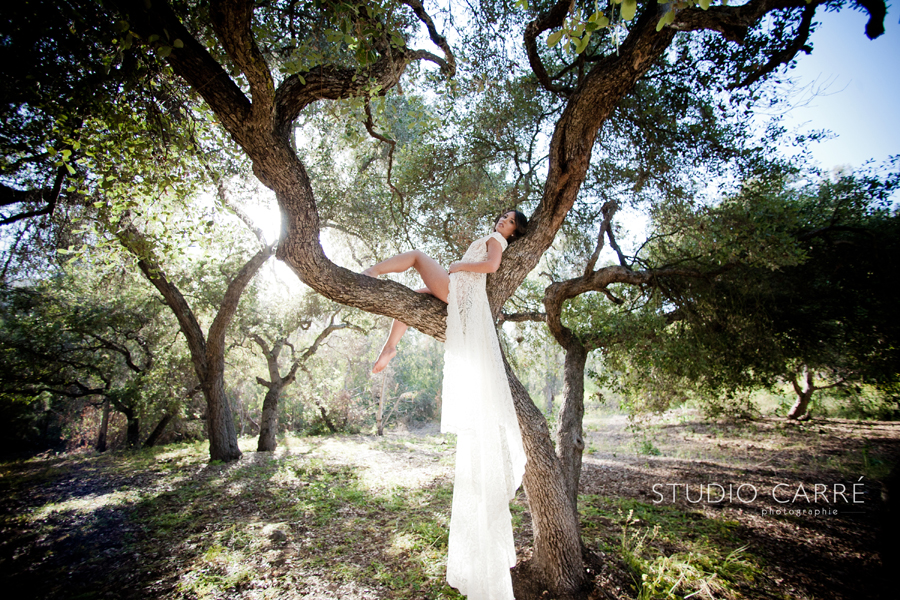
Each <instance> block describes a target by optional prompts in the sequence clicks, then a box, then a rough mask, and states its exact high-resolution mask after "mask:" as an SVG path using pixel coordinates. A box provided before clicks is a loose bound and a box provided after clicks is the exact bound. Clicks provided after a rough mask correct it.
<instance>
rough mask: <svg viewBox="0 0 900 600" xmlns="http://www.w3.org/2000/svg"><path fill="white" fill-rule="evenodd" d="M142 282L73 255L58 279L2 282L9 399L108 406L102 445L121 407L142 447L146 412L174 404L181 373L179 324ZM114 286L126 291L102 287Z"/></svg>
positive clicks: (1, 333) (130, 435)
mask: <svg viewBox="0 0 900 600" xmlns="http://www.w3.org/2000/svg"><path fill="white" fill-rule="evenodd" d="M135 283H136V282H135V281H133V280H132V279H131V278H130V277H129V275H128V274H123V273H122V272H121V271H118V272H117V270H114V269H110V270H108V271H106V272H103V271H102V270H101V269H95V270H94V271H93V272H92V271H91V270H90V269H88V268H85V267H84V266H83V265H78V264H77V262H76V261H71V263H70V264H69V265H68V268H67V272H66V273H61V274H59V275H58V276H56V277H55V278H51V279H47V280H44V281H41V282H37V283H35V284H33V285H31V286H21V285H19V286H15V287H10V286H3V287H2V288H0V294H2V299H0V349H2V350H0V356H2V359H0V360H2V362H3V368H2V369H0V372H2V375H0V384H2V393H3V396H4V397H5V398H6V399H7V401H13V402H15V401H19V402H29V403H30V402H33V401H34V399H36V398H39V397H41V395H51V396H52V397H55V398H63V399H68V401H69V402H73V401H75V402H82V401H88V402H90V403H92V404H95V405H99V406H102V410H103V420H102V423H101V429H100V431H99V433H98V439H97V443H96V448H97V450H99V451H104V450H105V449H106V443H107V442H106V437H107V436H106V427H107V425H108V422H109V411H110V409H114V410H116V411H118V412H120V413H122V414H123V415H125V417H126V419H127V435H126V444H127V445H128V446H129V447H135V446H137V445H138V444H139V443H140V435H141V416H142V415H146V416H151V415H153V414H154V413H157V412H160V411H166V410H168V409H169V404H170V402H169V398H170V397H171V395H172V393H173V392H176V393H177V386H176V385H175V382H178V381H180V380H182V377H181V376H180V373H179V372H178V369H179V367H180V364H179V363H178V361H177V360H171V359H172V358H173V356H172V353H171V349H170V347H169V346H170V344H171V342H170V341H169V340H170V339H171V335H172V332H173V326H174V324H173V323H171V322H168V321H167V320H166V318H165V315H164V314H163V313H161V312H160V308H161V307H160V305H159V303H158V302H156V301H155V299H154V298H152V296H148V295H147V294H146V293H145V291H144V290H141V289H140V286H139V285H135ZM110 287H112V288H114V289H117V290H118V291H119V293H118V294H116V295H112V296H109V295H107V294H105V293H102V291H104V290H106V289H109V288H110ZM161 381H166V382H167V384H166V385H161V384H160V383H161ZM189 385H190V384H189Z"/></svg>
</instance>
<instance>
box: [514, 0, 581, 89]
mask: <svg viewBox="0 0 900 600" xmlns="http://www.w3.org/2000/svg"><path fill="white" fill-rule="evenodd" d="M573 4H574V0H559V1H558V2H557V3H556V4H555V5H554V6H553V7H552V8H551V9H550V10H548V11H546V12H544V13H541V14H540V15H538V17H537V18H536V19H535V20H534V21H532V22H530V23H529V24H528V25H527V26H526V27H525V34H524V36H523V39H524V43H525V52H526V53H527V54H528V64H529V65H531V70H532V71H533V72H534V76H535V77H537V80H538V83H540V84H541V87H543V88H544V89H545V90H547V91H548V92H552V93H554V94H562V95H568V94H570V93H571V91H572V90H570V89H567V88H564V87H562V86H558V85H554V83H553V81H552V80H551V78H550V75H549V74H548V73H547V68H546V67H545V66H544V62H543V61H542V60H541V55H540V53H539V52H538V46H537V38H538V36H539V35H541V34H542V33H544V32H545V31H547V30H549V29H555V28H557V27H562V26H563V23H564V22H565V20H566V15H567V14H569V11H570V10H571V9H572V5H573Z"/></svg>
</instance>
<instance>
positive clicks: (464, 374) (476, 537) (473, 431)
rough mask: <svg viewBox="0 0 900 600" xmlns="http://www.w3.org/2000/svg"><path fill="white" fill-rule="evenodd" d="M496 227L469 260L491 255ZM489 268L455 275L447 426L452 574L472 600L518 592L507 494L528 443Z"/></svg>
mask: <svg viewBox="0 0 900 600" xmlns="http://www.w3.org/2000/svg"><path fill="white" fill-rule="evenodd" d="M490 238H494V239H496V240H497V241H499V242H500V245H501V247H502V248H503V249H504V250H505V249H506V239H504V237H503V236H502V235H500V234H499V233H496V232H495V233H492V234H491V235H489V236H486V237H483V238H481V239H479V240H477V241H475V242H474V243H473V244H472V245H471V246H469V249H468V250H467V251H466V253H465V255H464V256H463V258H462V261H463V262H479V261H483V260H486V259H487V256H488V251H487V242H488V240H489V239H490ZM485 279H486V275H485V274H484V273H471V272H469V271H459V272H457V273H453V274H452V275H450V294H449V296H448V306H447V341H446V343H445V350H444V386H443V410H442V414H441V431H443V432H449V433H455V434H456V435H457V444H456V476H455V479H454V483H453V507H452V511H451V514H450V541H449V552H448V556H447V582H448V583H449V584H450V585H452V586H453V587H455V588H457V589H458V590H459V591H460V592H461V593H463V594H465V595H466V596H468V597H469V598H470V599H473V600H501V599H502V600H512V598H513V593H512V580H511V578H510V573H509V570H510V568H512V567H514V566H515V564H516V548H515V544H514V543H513V535H512V522H511V517H510V513H509V501H510V500H511V499H512V498H513V496H515V493H516V489H518V487H519V484H520V483H521V482H522V475H523V474H524V473H525V450H524V449H523V447H522V435H521V433H520V431H519V423H518V420H517V419H516V413H515V409H514V408H513V401H512V394H511V393H510V390H509V382H508V381H507V378H506V370H505V369H504V367H503V359H502V357H501V355H500V344H499V342H498V340H497V332H496V330H495V329H494V320H493V318H492V317H491V308H490V305H489V304H488V299H487V293H486V292H485Z"/></svg>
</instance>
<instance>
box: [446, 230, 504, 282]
mask: <svg viewBox="0 0 900 600" xmlns="http://www.w3.org/2000/svg"><path fill="white" fill-rule="evenodd" d="M487 249H488V257H487V260H483V261H481V262H460V261H457V262H455V263H452V264H451V265H450V268H449V269H447V270H448V271H449V272H450V273H456V272H457V271H469V272H470V273H494V272H495V271H496V270H497V269H499V268H500V259H501V258H502V257H503V248H501V247H500V242H498V241H497V240H495V239H494V238H489V239H488V241H487Z"/></svg>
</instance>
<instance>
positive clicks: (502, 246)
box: [483, 231, 509, 250]
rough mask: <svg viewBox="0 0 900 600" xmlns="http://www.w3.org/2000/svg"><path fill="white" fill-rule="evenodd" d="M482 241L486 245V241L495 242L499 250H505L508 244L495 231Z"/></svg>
mask: <svg viewBox="0 0 900 600" xmlns="http://www.w3.org/2000/svg"><path fill="white" fill-rule="evenodd" d="M483 239H484V243H485V244H487V241H488V240H497V241H498V242H500V250H506V247H507V246H508V245H509V242H507V241H506V238H505V237H503V235H501V234H500V233H499V232H497V231H495V232H493V233H492V234H490V235H486V236H484V238H483Z"/></svg>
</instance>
